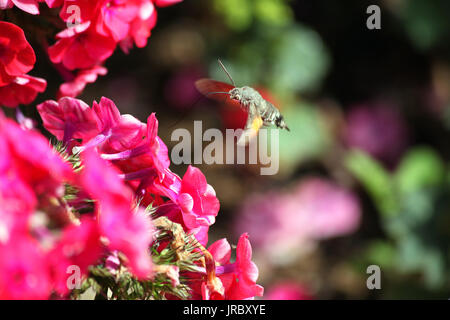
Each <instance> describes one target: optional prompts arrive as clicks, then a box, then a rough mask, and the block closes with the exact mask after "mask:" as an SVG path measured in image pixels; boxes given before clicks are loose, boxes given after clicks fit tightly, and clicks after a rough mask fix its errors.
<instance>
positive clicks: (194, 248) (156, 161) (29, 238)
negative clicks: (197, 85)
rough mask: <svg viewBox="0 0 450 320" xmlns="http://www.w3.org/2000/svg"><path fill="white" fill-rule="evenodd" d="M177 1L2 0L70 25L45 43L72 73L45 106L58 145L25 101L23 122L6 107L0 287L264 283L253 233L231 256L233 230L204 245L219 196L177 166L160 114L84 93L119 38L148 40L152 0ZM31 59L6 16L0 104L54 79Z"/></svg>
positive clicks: (24, 294)
mask: <svg viewBox="0 0 450 320" xmlns="http://www.w3.org/2000/svg"><path fill="white" fill-rule="evenodd" d="M179 1H180V0H131V1H129V0H114V1H112V0H96V1H93V0H26V1H24V0H7V1H0V9H11V8H13V7H17V8H18V9H21V10H23V11H25V12H27V13H29V14H32V15H40V16H41V18H42V19H47V20H46V22H48V23H46V25H52V23H51V22H52V21H53V22H54V21H55V20H56V21H58V23H56V25H61V24H60V22H61V21H62V22H63V23H65V24H66V26H67V29H65V30H62V31H61V30H59V32H58V33H57V34H56V38H57V40H56V42H55V43H54V44H53V45H50V46H47V45H46V40H45V41H43V42H44V43H41V44H43V45H44V48H46V49H47V51H48V55H49V58H50V60H51V61H52V62H53V63H54V64H55V67H56V69H57V70H58V71H60V73H61V75H62V76H63V77H64V79H65V83H64V84H62V85H61V86H60V89H59V93H58V97H57V101H55V100H47V101H45V102H43V103H41V104H39V105H38V106H37V111H38V112H39V115H40V117H41V119H42V123H43V126H44V127H45V128H46V129H47V130H48V131H49V132H50V133H51V134H52V135H53V136H54V137H55V138H56V140H57V141H56V143H55V145H54V146H53V147H52V145H51V144H49V141H48V140H47V139H46V138H45V137H44V136H43V135H42V134H41V133H39V132H38V131H37V130H35V129H34V128H33V125H31V124H30V123H31V122H33V121H32V120H31V119H27V118H25V117H24V116H23V114H21V113H20V111H18V112H17V120H18V122H19V123H20V124H18V123H17V122H15V121H13V120H11V119H9V118H7V117H6V115H4V114H3V113H2V112H1V111H0V299H48V298H78V297H79V295H81V294H83V293H84V292H85V291H86V290H85V289H86V287H88V288H91V289H92V290H93V291H95V292H96V294H99V295H102V296H104V297H107V298H116V299H120V298H126V299H129V298H136V299H147V298H149V299H157V298H166V299H169V298H170V299H172V298H194V299H249V298H253V297H255V296H261V295H262V293H263V288H262V287H261V286H259V285H257V284H256V280H257V278H258V269H257V267H256V265H255V264H254V263H253V262H252V254H251V246H250V242H249V240H248V236H247V234H246V233H244V234H243V235H242V236H241V238H240V239H239V242H238V245H237V251H236V260H235V261H234V262H231V246H230V244H229V243H228V242H227V241H226V240H225V239H223V240H220V241H218V242H215V243H214V244H212V245H211V246H210V247H209V248H208V249H206V245H207V243H208V231H209V227H210V226H211V225H212V224H214V222H215V219H216V216H217V214H218V212H219V207H220V204H219V200H218V199H217V197H216V194H215V191H214V189H213V187H212V186H211V185H209V184H208V183H207V181H206V178H205V176H204V175H203V173H202V172H201V171H200V170H199V169H198V168H195V167H192V166H190V167H189V168H188V169H187V171H186V173H185V174H184V176H183V177H179V176H178V175H177V174H175V173H174V172H172V171H171V170H170V168H169V166H170V159H169V156H168V148H167V146H166V145H165V144H164V142H163V141H162V140H161V139H160V137H159V136H158V120H157V118H156V115H155V114H154V113H152V114H151V115H150V116H149V117H148V119H147V121H146V123H143V122H141V121H140V120H138V119H137V118H135V117H133V116H132V115H129V114H120V112H119V110H118V108H117V107H116V105H115V104H114V102H113V101H111V100H110V99H107V98H105V97H103V98H101V99H100V101H99V102H97V101H94V102H93V103H92V106H89V105H88V104H86V103H85V102H84V101H82V100H78V99H76V98H75V96H77V95H78V94H80V93H81V92H82V90H83V89H84V87H85V85H86V84H87V83H91V82H94V81H95V80H96V79H97V76H98V75H104V74H106V72H107V70H106V69H105V68H104V67H103V66H102V64H103V63H104V61H105V60H106V59H107V58H108V57H109V56H111V54H112V53H113V51H114V50H115V48H116V47H117V46H120V47H121V48H122V50H123V51H125V52H128V51H129V49H130V48H131V47H132V46H133V45H136V46H137V47H143V46H145V45H146V42H147V39H148V37H149V36H150V31H151V30H152V28H153V27H154V25H155V22H156V11H155V6H167V5H170V4H173V3H176V2H179ZM44 2H45V4H44ZM41 3H42V4H41ZM44 5H46V6H47V7H48V8H46V9H45V10H41V9H42V6H44ZM40 6H41V7H40ZM14 10H15V11H17V9H13V10H12V11H11V12H12V15H11V16H14V12H15V11H14ZM44 11H45V13H44ZM41 12H42V13H41ZM49 15H53V16H52V17H51V19H50V16H49ZM55 18H56V19H55ZM13 20H14V19H13ZM37 33H38V32H36V34H37ZM37 38H39V37H37ZM35 40H38V41H39V39H35ZM35 62H36V55H35V53H34V50H33V48H32V47H31V45H30V43H29V42H28V41H27V39H26V38H25V34H24V31H23V30H22V29H21V28H20V27H18V26H16V25H15V24H13V23H9V22H3V21H1V22H0V105H3V106H7V107H17V106H18V105H20V104H30V103H31V102H32V101H33V100H34V99H35V98H36V95H37V94H38V93H39V92H42V91H44V90H45V88H46V81H45V80H43V79H40V78H35V77H32V76H30V75H28V72H29V71H30V70H32V69H33V67H34V64H35ZM26 120H30V121H28V122H27V121H26ZM110 280H111V281H110ZM111 283H112V284H114V285H113V287H110V285H111ZM81 284H83V285H82V286H81ZM131 288H134V289H135V290H132V289H131ZM110 291H111V292H113V294H112V296H108V294H109V293H108V292H110Z"/></svg>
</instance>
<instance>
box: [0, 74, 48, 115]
mask: <svg viewBox="0 0 450 320" xmlns="http://www.w3.org/2000/svg"><path fill="white" fill-rule="evenodd" d="M46 87H47V81H45V80H44V79H41V78H35V77H32V76H29V75H23V76H18V77H15V78H14V79H13V80H12V81H11V82H10V83H9V84H7V85H5V86H2V87H0V105H4V106H6V107H10V108H14V107H17V106H18V105H19V104H24V105H27V104H30V103H31V102H33V100H34V99H36V96H37V94H38V93H39V92H44V91H45V88H46Z"/></svg>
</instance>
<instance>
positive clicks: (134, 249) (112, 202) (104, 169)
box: [80, 149, 153, 278]
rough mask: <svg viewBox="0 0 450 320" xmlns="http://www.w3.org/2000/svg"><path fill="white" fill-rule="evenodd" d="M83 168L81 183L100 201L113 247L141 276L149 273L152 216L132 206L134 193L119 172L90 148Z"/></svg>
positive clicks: (101, 220) (106, 234) (100, 212)
mask: <svg viewBox="0 0 450 320" xmlns="http://www.w3.org/2000/svg"><path fill="white" fill-rule="evenodd" d="M82 158H83V163H84V169H83V171H82V173H81V177H80V178H81V179H80V184H81V185H82V186H83V187H84V188H85V190H87V191H88V192H89V194H90V195H91V196H92V197H93V199H95V200H97V201H98V204H97V217H98V222H99V225H100V230H101V234H102V236H104V237H106V238H107V240H108V242H109V244H108V248H109V249H110V250H117V251H120V252H122V253H123V254H124V255H125V256H126V257H127V259H128V265H129V267H130V269H131V271H132V272H133V273H134V274H135V275H136V276H137V277H139V278H145V277H148V276H150V273H151V270H152V262H151V259H150V254H149V246H150V243H151V242H152V234H153V232H152V225H151V220H150V218H149V217H148V216H147V215H145V213H144V212H143V211H142V210H140V209H138V210H134V209H133V202H132V201H133V195H132V192H131V189H129V188H128V187H127V186H126V185H125V184H124V183H123V182H122V180H121V179H120V178H119V172H118V171H117V170H116V169H115V168H114V167H113V166H111V165H109V164H108V163H107V162H105V161H104V160H102V159H101V158H100V157H99V156H98V155H97V154H96V152H94V151H93V150H91V149H88V150H86V151H85V152H84V153H83V154H82Z"/></svg>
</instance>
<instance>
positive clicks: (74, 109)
mask: <svg viewBox="0 0 450 320" xmlns="http://www.w3.org/2000/svg"><path fill="white" fill-rule="evenodd" d="M37 110H38V112H39V114H40V115H41V118H42V121H43V124H44V127H45V128H46V129H47V130H48V131H49V132H50V133H51V134H53V135H54V136H55V137H56V138H57V139H58V140H60V141H68V140H69V139H72V138H74V139H83V140H88V139H90V138H92V137H93V136H95V135H96V133H97V131H98V130H97V122H96V119H95V117H94V113H93V111H92V109H91V108H90V107H89V106H88V105H87V104H86V103H84V102H83V101H81V100H78V99H74V98H69V97H65V98H61V99H59V100H58V102H56V101H53V100H47V101H45V102H43V103H41V104H39V105H38V106H37Z"/></svg>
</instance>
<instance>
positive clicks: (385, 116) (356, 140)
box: [344, 101, 408, 167]
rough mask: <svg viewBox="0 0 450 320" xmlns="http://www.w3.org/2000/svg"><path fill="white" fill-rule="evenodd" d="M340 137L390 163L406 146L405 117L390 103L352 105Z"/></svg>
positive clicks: (349, 144)
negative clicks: (342, 136)
mask: <svg viewBox="0 0 450 320" xmlns="http://www.w3.org/2000/svg"><path fill="white" fill-rule="evenodd" d="M344 134H345V136H344V140H345V142H346V144H347V145H348V146H349V147H352V148H359V149H361V150H364V151H366V152H368V153H369V154H370V155H372V156H373V157H375V158H377V159H379V160H381V161H383V162H384V163H385V164H387V165H388V166H391V167H392V166H394V165H395V164H396V163H397V161H398V160H399V158H400V157H401V155H402V153H403V152H404V151H405V149H406V147H407V145H408V130H407V126H406V123H405V120H404V119H403V118H402V116H401V115H400V114H399V113H398V112H397V111H396V109H395V106H393V105H392V104H391V103H390V102H383V101H381V102H375V103H370V104H365V105H360V106H356V107H354V108H353V109H352V110H351V111H350V112H349V114H348V115H347V127H346V130H345V133H344Z"/></svg>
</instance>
